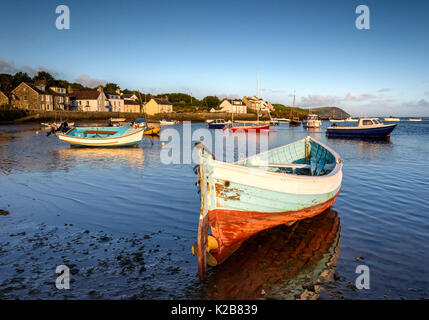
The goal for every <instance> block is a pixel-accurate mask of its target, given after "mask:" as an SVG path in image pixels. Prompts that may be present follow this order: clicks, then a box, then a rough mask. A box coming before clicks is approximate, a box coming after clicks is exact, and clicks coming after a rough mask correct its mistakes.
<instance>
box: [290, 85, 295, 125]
mask: <svg viewBox="0 0 429 320" xmlns="http://www.w3.org/2000/svg"><path fill="white" fill-rule="evenodd" d="M295 95H296V93H295V90H294V91H293V102H292V108H291V109H290V119H291V120H292V116H293V108H295Z"/></svg>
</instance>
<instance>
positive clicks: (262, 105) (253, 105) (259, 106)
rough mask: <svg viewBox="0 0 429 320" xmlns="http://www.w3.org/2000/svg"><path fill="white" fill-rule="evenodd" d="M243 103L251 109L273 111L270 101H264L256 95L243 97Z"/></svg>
mask: <svg viewBox="0 0 429 320" xmlns="http://www.w3.org/2000/svg"><path fill="white" fill-rule="evenodd" d="M243 103H244V104H245V105H246V106H247V107H248V108H249V109H252V110H259V111H274V107H273V106H272V105H271V103H269V102H267V101H265V100H264V99H261V98H259V97H257V96H253V97H244V98H243Z"/></svg>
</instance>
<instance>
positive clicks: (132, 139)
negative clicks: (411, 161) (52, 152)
mask: <svg viewBox="0 0 429 320" xmlns="http://www.w3.org/2000/svg"><path fill="white" fill-rule="evenodd" d="M143 130H144V129H143V128H134V127H131V125H129V124H127V125H125V126H121V127H76V128H72V129H70V130H69V131H67V132H65V133H59V134H57V136H58V138H59V139H60V140H61V141H65V142H68V143H70V144H71V145H74V146H84V147H125V146H134V145H137V144H139V143H140V141H141V139H142V137H143Z"/></svg>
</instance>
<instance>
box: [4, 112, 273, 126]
mask: <svg viewBox="0 0 429 320" xmlns="http://www.w3.org/2000/svg"><path fill="white" fill-rule="evenodd" d="M110 118H125V119H127V120H135V119H137V118H145V119H146V120H147V122H157V121H159V120H163V119H165V120H177V121H192V122H205V121H206V120H207V119H225V120H232V115H231V114H230V113H228V114H227V113H210V112H201V113H194V112H183V113H160V114H156V115H151V116H148V115H146V114H144V113H141V112H140V113H137V112H135V113H129V112H83V111H31V110H30V111H28V112H27V115H26V116H25V117H21V118H17V119H14V120H10V119H8V120H6V121H1V120H0V124H13V123H24V122H38V121H100V120H109V119H110ZM234 120H238V121H246V120H248V121H255V120H257V116H256V114H254V113H246V114H234ZM260 120H261V121H267V120H270V119H269V117H268V116H267V115H264V116H262V117H260Z"/></svg>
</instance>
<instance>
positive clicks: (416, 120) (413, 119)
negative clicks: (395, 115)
mask: <svg viewBox="0 0 429 320" xmlns="http://www.w3.org/2000/svg"><path fill="white" fill-rule="evenodd" d="M408 121H413V122H420V121H423V119H422V118H410V119H408Z"/></svg>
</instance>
